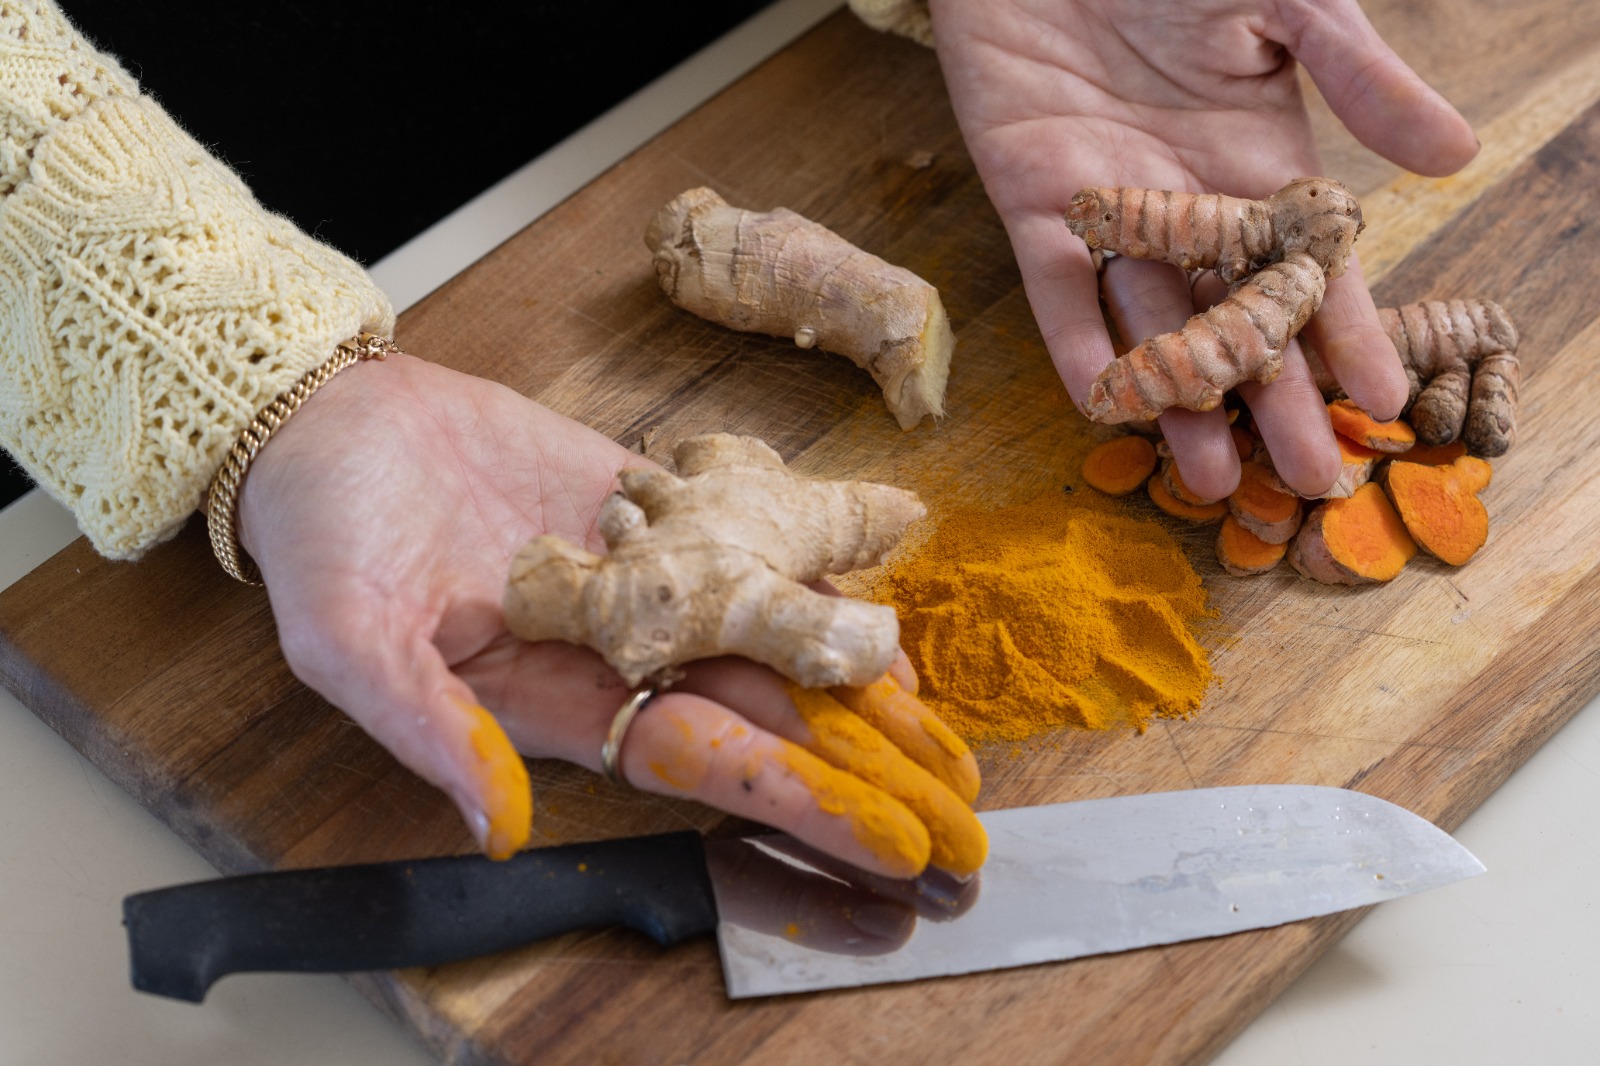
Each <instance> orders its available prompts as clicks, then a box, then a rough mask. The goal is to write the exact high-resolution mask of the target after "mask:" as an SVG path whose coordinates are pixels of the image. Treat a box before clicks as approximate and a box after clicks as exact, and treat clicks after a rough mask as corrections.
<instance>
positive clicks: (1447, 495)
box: [1083, 400, 1491, 585]
mask: <svg viewBox="0 0 1600 1066" xmlns="http://www.w3.org/2000/svg"><path fill="white" fill-rule="evenodd" d="M1328 415H1329V420H1330V421H1331V422H1332V424H1333V427H1334V431H1335V434H1334V436H1335V439H1336V440H1337V441H1338V444H1339V449H1340V451H1341V453H1342V455H1343V457H1344V469H1343V471H1342V472H1341V474H1340V476H1339V480H1338V481H1337V482H1336V483H1335V485H1334V486H1333V488H1332V489H1330V490H1329V492H1328V494H1327V495H1326V496H1325V497H1324V498H1322V499H1320V500H1309V501H1308V500H1303V499H1302V498H1301V497H1299V496H1298V495H1296V494H1295V493H1294V492H1293V491H1292V490H1291V489H1290V488H1289V487H1288V486H1287V485H1285V484H1284V483H1283V481H1282V480H1281V479H1280V478H1279V477H1278V475H1277V473H1276V472H1275V471H1274V470H1273V468H1272V461H1271V458H1270V457H1269V456H1268V455H1267V453H1266V449H1265V447H1264V446H1263V445H1262V444H1261V443H1260V442H1259V441H1254V440H1250V438H1249V436H1248V434H1243V433H1241V434H1240V435H1239V436H1238V437H1236V438H1235V439H1236V442H1237V443H1238V444H1239V446H1240V451H1241V456H1240V457H1241V459H1242V460H1243V461H1242V462H1241V464H1240V477H1239V487H1238V488H1236V489H1235V490H1234V492H1233V494H1232V495H1230V496H1229V497H1228V498H1227V499H1226V500H1220V501H1216V502H1209V501H1206V500H1204V499H1201V498H1200V497H1198V496H1195V495H1194V494H1193V493H1191V492H1190V491H1189V489H1188V487H1187V486H1185V485H1184V483H1183V478H1182V476H1181V475H1180V474H1179V473H1178V468H1177V465H1176V464H1175V463H1174V462H1173V461H1172V458H1171V453H1170V451H1168V449H1167V447H1166V445H1165V442H1162V443H1161V444H1159V445H1156V446H1151V445H1150V443H1149V442H1148V441H1147V440H1145V439H1144V438H1142V437H1132V436H1129V437H1119V438H1114V439H1112V440H1110V441H1107V442H1105V443H1103V444H1101V445H1099V446H1098V447H1097V448H1095V449H1094V450H1093V451H1091V452H1090V454H1089V456H1088V458H1087V459H1086V460H1085V463H1084V471H1083V473H1084V480H1085V481H1087V482H1088V483H1089V484H1090V485H1092V486H1094V487H1096V488H1100V489H1102V491H1107V492H1113V493H1114V494H1124V493H1129V492H1132V491H1134V490H1135V489H1137V488H1138V485H1139V483H1140V478H1139V475H1140V474H1141V473H1142V475H1143V477H1144V482H1143V483H1144V484H1145V486H1146V491H1147V492H1148V493H1149V495H1150V499H1151V500H1152V501H1153V502H1154V503H1155V504H1156V506H1157V507H1159V508H1160V509H1161V510H1162V511H1164V512H1166V513H1167V514H1169V515H1171V516H1173V517H1175V518H1181V519H1183V520H1185V521H1188V522H1192V523H1195V524H1212V523H1220V527H1219V528H1218V530H1217V539H1216V551H1217V561H1218V562H1219V563H1220V564H1221V566H1222V568H1223V570H1224V571H1226V572H1227V573H1229V574H1232V575H1234V576H1236V577H1245V576H1250V575H1256V574H1265V573H1269V572H1271V571H1272V570H1274V569H1275V568H1276V567H1277V566H1278V564H1279V563H1281V562H1282V561H1283V560H1284V559H1288V561H1289V564H1290V566H1292V567H1293V568H1294V569H1295V570H1296V571H1298V572H1299V573H1300V574H1301V575H1303V576H1305V577H1308V578H1311V579H1313V580H1315V581H1320V582H1323V583H1325V584H1338V585H1360V584H1369V583H1373V582H1381V581H1388V580H1391V579H1392V578H1394V577H1396V576H1397V575H1398V574H1399V573H1400V572H1401V570H1402V569H1404V567H1405V565H1406V564H1407V563H1408V562H1410V560H1411V559H1412V558H1413V557H1414V556H1415V555H1416V554H1417V552H1418V551H1419V550H1421V551H1423V552H1426V553H1427V554H1429V555H1431V556H1433V557H1434V558H1436V559H1439V560H1440V561H1442V562H1445V563H1448V564H1450V565H1452V566H1461V565H1463V564H1464V563H1466V562H1467V560H1469V559H1471V558H1472V556H1473V555H1474V554H1475V553H1476V552H1477V550H1478V549H1479V548H1481V547H1482V546H1483V545H1484V543H1485V541H1486V540H1487V539H1488V533H1489V513H1488V510H1487V509H1486V508H1485V507H1484V505H1483V502H1482V501H1481V500H1480V499H1479V498H1478V495H1477V494H1478V493H1479V492H1481V491H1482V490H1483V489H1485V488H1487V487H1488V485H1489V480H1490V477H1491V469H1490V466H1489V463H1488V462H1487V461H1486V460H1483V459H1480V458H1478V457H1476V456H1473V455H1469V454H1468V453H1467V446H1466V444H1465V443H1464V442H1463V441H1460V440H1457V441H1453V442H1451V443H1450V444H1448V445H1444V446H1442V447H1435V446H1433V445H1429V444H1426V443H1422V442H1419V440H1418V434H1417V433H1415V432H1414V431H1413V429H1412V427H1411V426H1410V425H1408V424H1407V423H1405V422H1403V421H1398V420H1397V421H1394V422H1378V421H1376V420H1374V419H1372V418H1371V417H1369V416H1368V415H1367V414H1366V413H1365V412H1363V411H1361V410H1360V409H1359V408H1357V407H1356V406H1355V405H1354V404H1353V403H1351V402H1350V401H1349V400H1335V401H1334V402H1332V403H1330V404H1329V405H1328ZM1132 440H1137V441H1139V442H1140V443H1141V444H1142V445H1143V446H1144V449H1147V450H1148V452H1149V455H1148V458H1146V457H1144V455H1143V452H1142V451H1138V450H1136V449H1135V448H1133V447H1130V445H1128V444H1127V443H1126V442H1128V441H1132ZM1247 441H1248V443H1246V442H1247ZM1136 452H1137V458H1135V455H1136ZM1158 463H1159V468H1158V467H1157V464H1158ZM1107 467H1112V468H1114V470H1115V474H1114V475H1113V474H1112V473H1108V471H1107ZM1125 486H1131V487H1125Z"/></svg>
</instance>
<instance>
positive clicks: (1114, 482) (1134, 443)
mask: <svg viewBox="0 0 1600 1066" xmlns="http://www.w3.org/2000/svg"><path fill="white" fill-rule="evenodd" d="M1155 468H1156V448H1155V445H1154V444H1151V443H1150V441H1149V439H1148V438H1145V437H1136V436H1127V437H1113V438H1112V439H1111V440H1108V441H1105V442H1104V443H1102V444H1097V445H1095V446H1094V447H1093V448H1091V449H1090V450H1089V454H1088V455H1087V456H1085V457H1084V460H1083V480H1084V481H1086V482H1088V484H1089V487H1090V488H1095V489H1099V490H1100V491H1101V492H1103V493H1105V494H1106V495H1108V496H1126V495H1128V494H1129V493H1130V492H1135V491H1137V490H1138V489H1140V488H1141V487H1143V485H1144V483H1145V482H1146V481H1147V480H1149V478H1150V475H1151V474H1152V473H1153V472H1154V471H1155Z"/></svg>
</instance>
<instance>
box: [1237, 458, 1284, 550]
mask: <svg viewBox="0 0 1600 1066" xmlns="http://www.w3.org/2000/svg"><path fill="white" fill-rule="evenodd" d="M1281 485H1282V482H1281V481H1279V480H1278V475H1277V474H1276V473H1274V472H1273V471H1271V470H1268V469H1267V468H1266V467H1265V466H1263V465H1262V464H1261V463H1255V462H1249V463H1241V464H1240V466H1239V487H1238V488H1236V489H1234V490H1233V495H1231V496H1229V497H1228V510H1229V511H1230V512H1232V517H1233V518H1234V520H1235V521H1237V522H1238V524H1239V525H1240V526H1242V527H1243V528H1244V529H1246V530H1248V531H1249V532H1250V533H1252V534H1253V535H1255V536H1256V537H1257V538H1259V539H1261V540H1263V541H1265V542H1266V543H1268V544H1287V543H1289V539H1290V538H1291V537H1293V536H1294V535H1295V533H1296V532H1297V531H1298V530H1299V529H1300V497H1298V496H1296V495H1295V494H1294V493H1292V492H1285V491H1283V489H1282V488H1280V486H1281Z"/></svg>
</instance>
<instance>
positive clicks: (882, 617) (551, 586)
mask: <svg viewBox="0 0 1600 1066" xmlns="http://www.w3.org/2000/svg"><path fill="white" fill-rule="evenodd" d="M673 458H674V461H675V463H676V465H677V473H676V474H675V475H674V474H671V473H668V472H667V471H665V470H660V469H655V468H640V469H632V470H626V471H624V472H623V473H622V475H621V482H622V492H621V493H620V494H618V495H614V496H612V497H611V498H610V499H608V500H607V501H606V503H605V505H604V507H603V508H602V510H601V513H600V533H601V535H602V536H603V537H604V538H605V542H606V546H607V548H608V549H609V551H608V554H606V555H604V556H601V555H595V554H594V553H592V552H589V551H587V550H585V549H584V548H581V547H579V546H577V545H574V544H570V543H568V542H567V541H565V540H562V539H561V538H559V537H555V536H549V535H546V536H540V537H536V538H535V539H533V540H532V541H530V542H529V543H528V544H527V545H526V546H525V547H523V549H522V550H521V551H519V552H518V553H517V555H516V557H515V558H514V559H513V561H512V568H511V577H510V581H509V582H508V584H507V588H506V593H505V597H504V602H503V605H502V606H503V608H504V611H505V618H506V625H507V627H508V628H509V629H510V630H511V632H513V633H515V634H516V635H517V636H519V637H522V638H523V639H525V640H532V641H539V640H564V641H567V642H569V643H572V644H582V645H585V646H587V647H590V648H593V649H594V650H595V651H597V652H599V653H600V654H601V655H602V656H603V657H604V658H605V660H606V662H608V663H610V664H611V666H612V667H614V668H615V669H616V671H617V672H618V673H619V674H621V675H622V676H623V678H624V679H625V680H626V681H627V682H628V684H630V685H637V684H639V683H640V682H641V681H642V680H644V679H645V678H647V677H652V676H657V675H660V674H662V673H663V672H664V671H667V670H668V669H670V668H671V667H673V666H676V665H677V664H679V663H684V662H689V661H691V660H695V659H704V658H709V657H712V656H716V655H742V656H744V657H745V658H748V659H754V660H755V661H757V662H761V663H766V664H767V665H769V666H771V667H773V668H774V669H776V670H777V671H778V672H779V673H781V674H783V675H784V676H786V677H788V678H790V679H792V680H794V681H796V682H798V683H799V684H801V685H803V686H805V687H807V688H819V687H824V686H828V685H865V684H868V683H870V682H872V681H874V680H876V679H877V678H879V677H882V676H883V674H884V672H885V671H886V670H888V668H889V666H890V664H891V663H892V662H893V661H894V659H895V656H896V655H897V654H898V650H899V646H900V645H899V639H900V628H899V623H898V622H897V621H896V619H895V614H894V611H893V610H892V609H890V608H887V607H881V606H878V605H876V604H870V603H865V602H862V601H860V600H854V599H849V598H847V597H843V596H830V595H825V594H822V593H819V592H816V591H813V590H812V589H810V588H807V587H806V586H807V585H808V584H809V583H812V582H815V581H818V580H820V579H821V578H823V577H826V576H827V575H829V574H842V573H846V572H848V571H850V570H857V569H861V568H863V567H868V566H874V565H876V564H877V563H878V562H879V561H880V560H881V559H882V558H883V556H884V555H885V554H886V553H887V552H888V551H889V550H890V549H892V548H893V547H894V546H895V545H896V544H898V543H899V541H900V537H901V535H902V534H903V533H904V532H905V529H906V527H907V526H908V525H910V524H911V523H912V522H914V521H916V520H917V519H919V518H921V517H922V516H923V514H924V513H925V509H924V508H923V506H922V504H921V503H920V502H919V501H918V500H917V498H916V496H915V495H913V494H912V493H909V492H906V491H905V490H903V489H898V488H894V487H892V486H888V485H877V484H872V483H869V482H860V481H851V482H834V481H822V480H816V479H811V478H804V477H800V476H798V475H796V474H794V473H793V472H791V471H790V470H789V469H788V468H787V467H785V466H784V463H783V460H782V459H781V458H780V457H779V456H778V454H777V452H775V451H773V450H772V449H771V448H770V447H768V446H767V445H766V444H764V443H763V442H761V441H759V440H756V439H755V438H753V437H736V436H732V435H729V434H725V433H716V434H709V435H707V436H702V437H692V438H690V439H688V440H684V441H681V442H680V443H679V444H678V446H677V447H676V449H675V450H674V452H673Z"/></svg>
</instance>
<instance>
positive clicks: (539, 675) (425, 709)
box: [240, 355, 917, 876]
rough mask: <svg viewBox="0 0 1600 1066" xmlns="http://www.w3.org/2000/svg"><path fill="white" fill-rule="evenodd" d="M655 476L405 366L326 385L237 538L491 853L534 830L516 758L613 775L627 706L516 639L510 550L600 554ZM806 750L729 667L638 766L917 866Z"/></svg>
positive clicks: (859, 850)
mask: <svg viewBox="0 0 1600 1066" xmlns="http://www.w3.org/2000/svg"><path fill="white" fill-rule="evenodd" d="M645 463H646V460H644V459H642V458H641V457H639V456H637V455H634V454H632V453H631V452H629V451H627V450H626V449H624V448H622V447H620V446H618V445H617V444H615V443H614V442H612V441H610V440H608V439H606V438H605V437H603V436H601V435H600V434H598V433H595V432H594V431H592V430H590V429H587V428H585V427H584V426H581V425H579V424H578V423H576V422H573V421H571V420H569V419H566V418H563V417H561V416H560V415H557V414H555V413H554V412H552V411H550V410H548V409H547V408H544V407H542V406H540V405H538V404H536V403H534V402H532V401H530V400H528V399H526V398H524V397H523V396H521V395H519V394H517V393H516V392H514V391H512V390H510V389H507V388H504V387H502V386H500V385H497V384H494V383H492V382H488V381H485V380H482V379H479V378H474V377H470V376H468V375H463V374H458V373H455V372H454V371H451V370H447V369H445V368H443V367H440V366H437V365H435V364H431V363H427V362H424V361H422V360H419V359H414V358H411V357H409V356H403V355H395V356H391V357H390V358H389V359H387V360H385V361H384V362H383V363H362V364H358V365H356V366H354V367H352V368H351V369H349V370H347V371H345V372H344V373H343V374H341V375H340V376H339V377H337V378H335V379H334V380H333V381H331V382H330V383H329V384H328V385H327V386H325V387H324V388H323V389H322V390H321V391H319V392H318V393H317V394H316V395H315V396H314V397H313V398H312V399H311V400H310V401H308V402H307V403H306V405H305V407H304V408H303V409H302V410H301V411H300V412H299V413H298V414H296V415H295V417H294V418H293V419H291V420H289V421H288V422H287V423H285V425H284V429H283V431H282V433H281V434H280V435H279V436H277V437H275V438H274V439H273V441H272V443H271V444H270V445H269V446H268V447H266V448H265V449H263V451H262V453H261V455H260V457H259V458H258V459H257V461H256V463H255V465H254V466H253V467H252V469H251V472H250V476H249V478H248V479H247V480H246V482H245V488H244V492H243V494H242V496H241V499H240V530H241V539H242V541H243V543H244V546H245V548H246V549H247V550H248V551H249V552H250V554H251V556H252V557H253V558H254V559H255V560H256V562H257V563H258V564H259V565H260V567H261V572H262V576H263V578H264V580H265V582H266V585H267V590H268V594H269V596H270V597H271V601H272V608H273V613H274V615H275V617H276V620H277V624H278V633H279V639H280V641H281V643H282V646H283V650H284V655H285V657H286V658H287V660H288V662H289V664H290V666H291V667H292V668H293V669H294V671H295V674H296V675H297V676H298V677H299V678H300V679H301V680H303V681H305V682H306V683H307V684H308V685H310V686H311V687H312V688H313V689H315V690H317V691H318V692H319V693H321V694H322V695H323V696H325V697H326V698H327V699H328V700H329V701H330V702H332V703H333V704H335V705H336V706H338V707H339V708H341V709H342V710H344V711H345V712H346V713H348V714H349V715H350V716H351V717H352V718H353V719H355V720H356V721H357V722H358V723H359V724H360V725H361V726H362V727H363V728H365V729H366V730H367V732H369V733H370V734H371V735H372V736H373V737H375V738H376V739H377V740H378V741H379V742H380V743H382V744H383V745H384V746H385V747H386V748H388V749H389V750H390V751H391V752H392V753H393V754H394V755H395V756H396V757H397V758H399V759H400V761H401V762H403V763H405V764H406V765H407V766H409V767H410V768H411V769H413V770H415V771H416V772H417V773H419V774H420V775H421V776H423V777H424V778H426V779H427V780H429V781H431V782H433V783H434V784H435V785H437V786H439V787H440V788H441V789H443V790H445V791H446V792H447V793H449V795H450V796H451V797H452V798H453V799H454V800H455V802H456V804H457V806H458V807H459V808H460V809H461V811H462V814H463V815H464V817H465V818H466V820H467V823H468V825H469V826H470V827H471V828H472V829H473V831H474V833H475V834H476V836H477V838H478V840H479V842H480V843H481V844H482V845H483V847H484V848H485V850H487V851H488V852H489V853H491V854H494V855H506V854H509V853H510V852H512V851H515V850H516V849H517V848H518V847H520V846H521V845H522V844H523V843H524V842H525V841H526V839H527V836H528V833H529V784H528V779H527V775H526V771H525V769H524V767H523V763H522V761H521V758H520V757H519V756H518V754H517V753H518V752H521V753H522V754H526V755H531V756H543V757H554V758H560V759H565V760H568V761H570V762H574V763H577V764H579V765H583V766H587V767H589V768H590V769H599V767H600V749H601V745H602V743H603V741H604V740H605V737H606V731H607V729H608V727H609V725H610V722H611V719H612V717H613V716H614V715H615V714H616V712H617V709H618V707H619V706H620V705H621V704H622V702H623V701H624V699H625V698H626V696H627V694H628V689H627V687H626V686H625V685H624V684H623V682H622V679H621V678H620V677H618V676H617V674H616V673H615V672H614V671H612V670H611V669H610V667H608V666H607V665H606V664H605V663H604V662H603V661H602V660H601V659H600V658H599V657H598V656H597V655H595V654H594V653H593V652H591V651H589V650H587V649H585V648H580V647H577V646H574V645H569V644H563V643H560V642H554V641H552V642H543V643H528V642H525V641H522V640H520V639H518V638H516V637H514V636H513V635H512V634H511V633H509V632H508V631H507V629H506V626H505V621H504V618H503V616H502V613H501V606H500V605H501V596H502V593H503V590H504V588H505V582H506V577H507V574H508V572H509V567H510V560H511V557H512V555H513V554H514V553H515V552H516V551H517V549H518V548H520V547H521V546H522V545H523V544H524V543H525V542H526V541H527V540H529V539H530V538H531V537H533V536H535V535H536V534H539V533H552V534H556V535H558V536H561V537H564V538H566V539H568V540H570V541H573V542H574V543H578V544H582V545H585V546H586V547H588V548H589V549H590V550H595V551H603V550H604V545H603V541H602V540H601V537H600V534H599V532H598V516H599V513H600V507H601V504H602V502H603V501H604V500H605V498H606V497H607V496H608V495H609V494H610V493H611V492H612V491H614V489H615V487H616V480H617V474H618V472H619V471H621V470H622V469H624V468H625V467H627V466H630V465H644V464H645ZM902 658H903V657H902ZM900 669H902V670H903V669H905V667H904V664H901V666H900ZM897 676H900V677H902V678H903V680H904V682H905V683H906V684H908V685H914V684H915V681H914V679H912V678H910V677H909V675H906V674H904V673H902V674H899V675H897ZM807 738H808V734H807V732H806V729H805V726H804V724H803V723H802V722H801V720H800V718H799V716H798V714H797V712H796V710H795V708H794V705H793V703H792V702H791V701H790V699H789V698H788V696H787V695H786V694H785V691H784V688H783V685H782V682H781V680H780V679H779V678H778V676H777V675H776V674H774V673H773V672H772V671H770V670H768V669H767V668H765V667H761V666H757V665H756V664H754V663H751V662H748V661H745V660H737V659H724V660H716V661H710V662H707V663H701V664H696V665H695V666H694V668H693V669H692V670H691V671H690V673H689V676H688V677H687V678H686V679H685V680H684V681H682V682H681V683H680V684H678V685H677V686H676V687H674V688H673V689H672V690H671V691H670V692H668V693H666V694H664V695H663V696H661V697H660V698H658V699H657V700H656V701H654V702H653V703H652V704H651V707H650V710H649V711H648V712H647V713H645V714H641V715H640V716H639V717H638V719H637V720H636V724H635V726H634V727H633V729H632V730H631V731H630V732H629V733H628V740H627V744H626V746H625V747H624V749H623V752H622V759H621V767H620V769H621V772H622V774H623V776H624V777H625V778H626V779H627V780H628V781H630V782H631V783H633V784H635V785H636V786H637V787H639V788H644V789H649V790H652V791H656V792H662V793H668V794H674V795H683V796H690V797H693V798H695V799H698V800H701V801H703V802H705V803H708V804H711V805H713V806H716V807H719V808H721V809H723V810H727V811H731V812H733V813H736V814H740V815H743V816H746V817H749V818H752V819H756V820H759V821H762V822H765V823H767V824H769V825H775V826H777V827H778V828H782V829H787V830H789V831H791V832H793V833H794V834H795V835H796V836H798V837H800V838H802V839H804V840H807V841H808V842H809V843H811V844H813V845H815V846H817V847H819V848H821V849H823V850H824V851H827V852H830V853H832V854H835V855H838V856H839V857H841V858H844V859H846V860H848V861H850V862H852V863H854V864H855V865H857V866H861V867H864V868H867V869H869V870H874V871H876V872H880V873H887V874H891V875H894V876H910V875H911V874H914V873H916V872H917V871H916V870H909V871H908V870H905V869H896V868H893V867H892V866H886V865H885V862H884V861H883V857H882V856H881V855H879V854H876V853H875V852H874V851H873V850H872V849H871V848H869V847H868V846H867V845H866V844H864V843H863V840H862V838H861V837H860V835H859V834H858V832H857V830H858V829H859V826H857V825H855V823H854V822H853V821H852V819H853V818H855V817H856V816H857V813H858V812H855V811H839V810H837V805H834V807H833V808H831V809H830V810H824V809H823V808H822V804H821V803H820V801H819V800H818V799H817V797H816V796H814V795H813V794H812V791H811V790H810V789H809V788H808V787H807V785H806V783H805V782H804V781H803V780H801V779H800V778H799V777H797V776H796V775H794V774H792V773H788V772H786V767H788V766H790V765H792V762H793V759H794V755H793V751H792V750H791V749H789V748H787V747H786V745H788V743H789V742H790V741H794V742H804V741H805V740H806V739H807Z"/></svg>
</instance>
